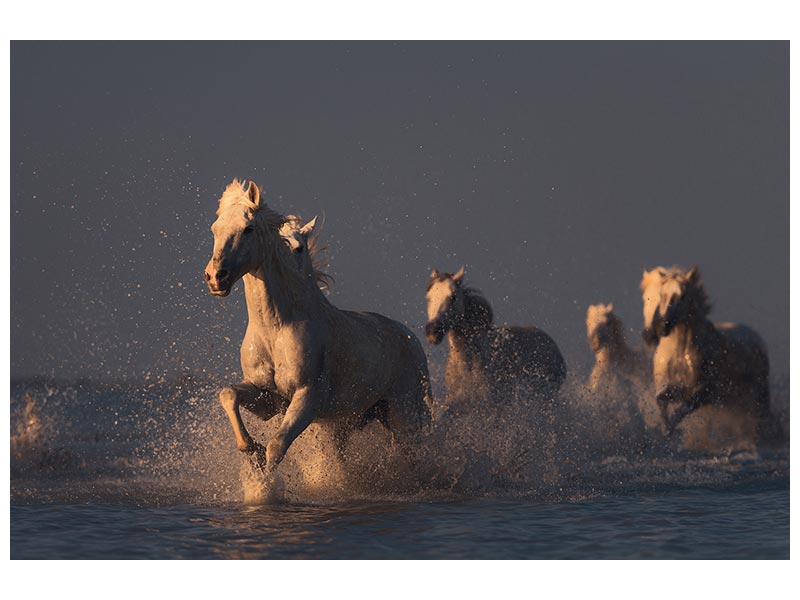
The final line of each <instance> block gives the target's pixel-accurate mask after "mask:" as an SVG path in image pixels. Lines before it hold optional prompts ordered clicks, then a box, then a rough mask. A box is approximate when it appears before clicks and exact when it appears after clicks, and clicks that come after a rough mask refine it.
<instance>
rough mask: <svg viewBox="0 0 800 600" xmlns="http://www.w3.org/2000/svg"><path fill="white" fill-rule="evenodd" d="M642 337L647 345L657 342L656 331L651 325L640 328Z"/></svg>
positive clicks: (653, 344)
mask: <svg viewBox="0 0 800 600" xmlns="http://www.w3.org/2000/svg"><path fill="white" fill-rule="evenodd" d="M642 339H643V340H644V343H645V344H647V345H648V346H655V345H656V344H658V333H656V330H655V328H653V327H645V328H644V329H642Z"/></svg>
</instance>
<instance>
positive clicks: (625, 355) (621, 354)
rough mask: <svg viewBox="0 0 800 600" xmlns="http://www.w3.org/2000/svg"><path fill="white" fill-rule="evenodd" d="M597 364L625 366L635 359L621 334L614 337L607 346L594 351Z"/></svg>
mask: <svg viewBox="0 0 800 600" xmlns="http://www.w3.org/2000/svg"><path fill="white" fill-rule="evenodd" d="M595 359H596V362H597V364H607V365H612V366H615V367H616V366H627V365H629V364H630V363H631V362H633V361H634V360H635V354H634V352H633V350H632V349H631V348H629V347H628V344H626V343H625V338H624V337H623V336H622V335H619V336H615V338H614V339H613V340H612V341H611V343H609V344H608V345H607V346H603V347H602V348H600V349H599V350H597V351H596V352H595Z"/></svg>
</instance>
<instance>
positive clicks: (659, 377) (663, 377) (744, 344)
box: [642, 267, 769, 445]
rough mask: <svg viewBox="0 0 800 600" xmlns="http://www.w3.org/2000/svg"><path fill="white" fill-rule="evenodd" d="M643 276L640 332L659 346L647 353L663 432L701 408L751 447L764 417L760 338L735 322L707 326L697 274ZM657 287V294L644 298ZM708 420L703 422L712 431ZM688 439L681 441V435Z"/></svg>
mask: <svg viewBox="0 0 800 600" xmlns="http://www.w3.org/2000/svg"><path fill="white" fill-rule="evenodd" d="M654 271H656V272H657V273H658V280H655V278H654V275H652V273H653V272H650V273H651V274H649V275H648V274H647V273H646V274H645V275H646V278H649V279H650V280H649V281H648V282H645V281H644V280H643V283H642V290H643V293H644V294H645V295H646V296H644V297H643V300H644V303H645V306H646V307H647V306H648V304H649V307H648V308H646V309H645V330H648V329H649V330H651V331H652V332H653V333H654V335H655V337H656V338H657V341H658V346H657V348H656V351H655V354H654V356H653V378H654V385H655V393H656V400H657V403H658V406H659V408H660V410H661V415H662V419H663V421H664V426H665V429H666V431H667V433H672V431H673V430H674V429H675V428H676V427H677V426H678V425H679V424H680V423H681V422H682V421H683V419H684V418H686V417H687V416H688V415H690V414H692V413H693V412H695V411H697V410H699V409H701V408H702V407H706V406H708V407H714V408H715V409H718V410H717V412H716V413H715V414H716V415H718V416H717V417H715V418H716V419H722V418H724V419H726V420H728V421H732V422H734V421H735V426H733V429H734V430H735V434H736V435H738V436H739V437H742V438H747V440H748V441H749V443H750V444H751V445H754V444H755V443H756V441H757V440H756V438H757V435H758V434H759V432H763V430H764V427H765V426H766V424H767V421H768V418H769V360H768V357H767V348H766V345H765V344H764V342H763V340H762V339H761V337H760V336H759V335H758V334H757V333H756V332H755V331H753V330H752V329H750V328H748V327H746V326H744V325H737V324H733V323H718V324H716V325H715V324H713V323H712V322H711V321H710V320H709V319H708V313H709V311H710V309H711V307H710V304H709V302H708V298H707V296H706V292H705V289H704V287H703V284H702V282H701V280H700V273H699V271H698V269H697V268H696V267H695V268H693V269H690V270H689V271H684V270H682V269H680V268H677V267H673V268H671V269H664V268H659V269H658V270H654ZM656 289H657V290H658V297H657V298H653V297H649V296H647V295H648V294H652V293H653V290H656ZM712 425H713V423H709V426H712ZM684 437H686V436H684Z"/></svg>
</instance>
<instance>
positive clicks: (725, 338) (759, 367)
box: [714, 323, 769, 377]
mask: <svg viewBox="0 0 800 600" xmlns="http://www.w3.org/2000/svg"><path fill="white" fill-rule="evenodd" d="M714 329H715V330H716V331H717V333H718V334H719V337H720V340H721V342H722V343H721V347H722V353H723V355H724V356H725V357H727V359H728V361H729V362H733V363H734V364H735V366H737V367H738V369H737V370H738V371H741V372H743V373H746V374H747V376H748V377H751V376H752V377H767V376H768V375H769V356H768V354H767V345H766V344H765V343H764V340H763V339H762V338H761V336H760V335H758V333H756V331H754V330H753V329H751V328H750V327H748V326H746V325H740V324H738V323H714Z"/></svg>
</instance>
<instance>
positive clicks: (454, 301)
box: [425, 267, 567, 412]
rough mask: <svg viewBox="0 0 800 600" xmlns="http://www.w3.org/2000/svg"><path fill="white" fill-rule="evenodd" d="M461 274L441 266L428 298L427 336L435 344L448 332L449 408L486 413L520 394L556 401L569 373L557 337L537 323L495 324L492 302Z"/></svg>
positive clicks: (433, 277) (431, 285) (446, 377)
mask: <svg viewBox="0 0 800 600" xmlns="http://www.w3.org/2000/svg"><path fill="white" fill-rule="evenodd" d="M464 271H465V269H464V267H461V269H459V270H458V271H457V272H456V273H444V272H440V271H438V270H436V269H434V270H433V272H432V273H431V275H430V280H429V282H428V289H427V292H426V299H427V304H428V323H427V325H426V326H425V335H426V337H427V338H428V341H429V342H430V343H431V344H439V343H440V342H441V341H442V339H443V338H444V336H445V334H447V336H448V341H449V345H450V353H449V356H448V359H447V367H446V369H445V384H446V386H447V394H446V404H447V407H448V410H451V409H454V410H456V411H463V410H465V409H466V410H470V411H472V410H475V411H479V412H480V411H486V410H487V409H491V407H492V406H493V404H495V403H497V402H503V401H507V400H508V399H509V398H510V397H511V396H512V395H514V394H515V393H518V392H521V393H524V394H526V395H528V396H535V397H538V398H539V399H540V400H541V401H542V403H543V404H548V403H551V402H552V401H553V399H554V398H555V396H556V393H557V392H558V390H559V388H560V387H561V385H562V384H563V383H564V380H565V379H566V375H567V369H566V365H565V363H564V358H563V357H562V356H561V352H560V351H559V349H558V346H556V343H555V342H554V341H553V339H552V338H551V337H550V336H548V335H547V334H546V333H545V332H544V331H542V330H541V329H538V328H536V327H495V326H494V324H493V311H492V307H491V305H490V304H489V302H488V301H487V300H486V298H484V296H483V295H482V294H481V293H480V292H479V291H478V290H476V289H473V288H469V287H467V286H466V285H464Z"/></svg>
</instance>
